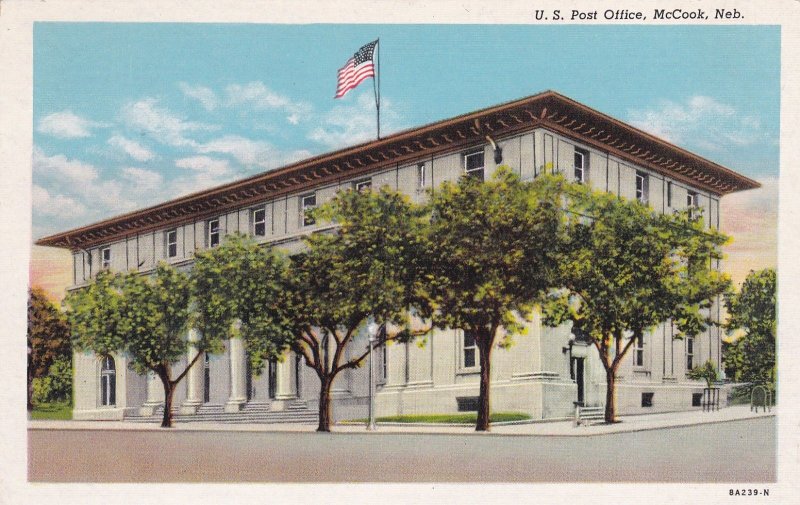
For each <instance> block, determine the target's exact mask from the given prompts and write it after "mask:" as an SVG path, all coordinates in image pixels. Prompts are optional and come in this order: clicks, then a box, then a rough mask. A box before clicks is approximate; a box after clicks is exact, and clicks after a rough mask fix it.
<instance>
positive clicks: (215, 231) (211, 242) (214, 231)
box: [206, 219, 219, 247]
mask: <svg viewBox="0 0 800 505" xmlns="http://www.w3.org/2000/svg"><path fill="white" fill-rule="evenodd" d="M206 228H207V230H208V239H207V243H208V247H217V246H218V245H219V219H212V220H210V221H209V222H208V225H207V227H206Z"/></svg>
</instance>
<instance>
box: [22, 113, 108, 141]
mask: <svg viewBox="0 0 800 505" xmlns="http://www.w3.org/2000/svg"><path fill="white" fill-rule="evenodd" d="M106 126H108V125H107V124H105V123H98V122H95V121H91V120H89V119H86V118H82V117H80V116H78V115H76V114H74V113H73V112H72V111H70V110H64V111H61V112H54V113H52V114H49V115H47V116H45V117H43V118H42V119H40V120H39V126H38V127H37V128H36V131H38V132H39V133H44V134H46V135H52V136H53V137H58V138H61V139H75V138H85V137H91V136H92V131H91V130H92V128H102V127H106Z"/></svg>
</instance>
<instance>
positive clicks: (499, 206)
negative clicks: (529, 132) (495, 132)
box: [427, 166, 563, 431]
mask: <svg viewBox="0 0 800 505" xmlns="http://www.w3.org/2000/svg"><path fill="white" fill-rule="evenodd" d="M562 184H563V180H561V179H560V178H554V177H550V176H542V177H540V178H538V179H537V180H536V181H535V182H533V183H525V182H522V181H521V180H520V179H519V177H518V176H517V175H516V174H514V173H513V172H512V171H511V170H510V169H509V168H508V167H505V166H501V167H499V168H498V169H497V171H496V172H495V174H494V175H493V177H492V178H491V179H490V180H488V181H486V182H483V181H481V180H479V179H477V178H474V177H466V176H465V177H462V178H461V179H459V181H458V183H456V184H454V183H450V182H445V183H444V184H442V185H441V187H440V188H438V189H437V190H436V191H435V192H433V194H432V195H431V201H430V204H429V208H430V212H431V215H432V218H431V223H430V226H429V227H428V241H427V242H428V251H427V254H428V255H429V257H430V269H431V281H430V282H429V283H428V286H427V289H428V291H429V296H430V298H431V300H432V304H433V306H434V307H435V309H436V310H435V313H434V314H433V320H434V322H435V325H436V326H437V327H439V328H443V329H444V328H457V329H461V330H463V331H464V332H466V333H467V334H468V335H470V336H471V337H472V338H474V341H475V343H476V346H477V348H478V353H479V356H480V369H481V381H480V393H479V409H478V419H477V423H476V429H477V430H479V431H484V430H487V429H488V428H489V414H490V392H489V385H490V376H491V374H490V366H491V351H492V348H493V347H494V346H495V344H496V339H497V336H498V334H499V330H500V329H501V328H502V329H503V331H504V333H503V335H504V337H503V340H502V341H501V342H500V345H502V346H504V347H508V346H510V345H511V343H512V337H513V335H514V334H515V333H519V332H521V331H523V329H524V322H525V320H526V319H527V318H528V317H529V316H530V314H531V313H532V310H533V308H534V303H535V301H536V300H537V299H538V298H540V297H541V295H542V293H543V292H545V290H547V289H548V288H550V287H551V285H552V283H553V278H552V273H553V271H554V268H555V263H556V261H557V260H558V256H557V252H558V247H557V245H558V234H559V228H560V226H561V219H560V205H561V186H562Z"/></svg>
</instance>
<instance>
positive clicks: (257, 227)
mask: <svg viewBox="0 0 800 505" xmlns="http://www.w3.org/2000/svg"><path fill="white" fill-rule="evenodd" d="M251 218H252V220H253V235H255V236H256V237H263V236H265V235H266V234H267V210H266V209H264V208H261V209H253V212H252V214H251Z"/></svg>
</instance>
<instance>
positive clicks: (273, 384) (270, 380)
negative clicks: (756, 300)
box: [267, 360, 278, 400]
mask: <svg viewBox="0 0 800 505" xmlns="http://www.w3.org/2000/svg"><path fill="white" fill-rule="evenodd" d="M267 367H268V368H267V389H268V391H267V393H268V396H269V398H270V400H274V399H275V393H276V392H277V389H278V362H277V361H274V360H270V361H269V365H267Z"/></svg>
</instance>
